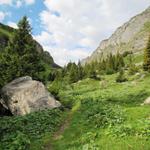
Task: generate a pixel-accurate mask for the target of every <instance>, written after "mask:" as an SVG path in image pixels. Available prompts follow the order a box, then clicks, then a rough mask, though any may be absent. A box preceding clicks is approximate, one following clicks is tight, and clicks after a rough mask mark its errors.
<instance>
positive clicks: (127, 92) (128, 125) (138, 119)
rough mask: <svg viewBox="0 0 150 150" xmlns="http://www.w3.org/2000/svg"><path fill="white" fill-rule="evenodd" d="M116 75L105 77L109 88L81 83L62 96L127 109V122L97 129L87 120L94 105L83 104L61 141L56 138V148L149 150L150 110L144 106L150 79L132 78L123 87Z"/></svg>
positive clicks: (149, 89) (87, 81) (75, 100)
mask: <svg viewBox="0 0 150 150" xmlns="http://www.w3.org/2000/svg"><path fill="white" fill-rule="evenodd" d="M115 76H116V75H111V76H105V87H102V85H101V83H100V81H94V80H84V81H81V82H79V83H77V84H74V86H73V89H72V90H70V88H68V89H65V90H64V91H62V92H61V97H62V98H63V97H64V99H66V98H67V99H70V100H71V101H74V102H75V105H76V103H77V104H79V103H80V102H82V101H83V100H87V101H90V100H92V101H95V100H96V101H99V103H98V104H97V105H99V107H101V105H100V103H102V102H105V104H106V105H107V104H108V105H109V104H111V105H112V106H113V105H119V107H120V108H121V110H124V114H125V116H126V119H125V121H124V122H123V123H121V124H119V125H117V124H116V125H115V126H114V127H109V126H106V127H104V128H102V127H98V128H95V127H94V125H96V124H93V123H91V124H90V123H89V124H86V122H87V118H85V116H86V115H87V113H88V111H86V110H88V109H89V111H90V110H91V111H92V109H94V106H93V105H90V106H89V107H86V109H85V110H84V109H82V107H84V105H82V104H81V105H80V107H79V108H78V110H77V111H75V113H74V114H73V117H72V121H71V123H70V126H69V127H68V129H66V130H65V132H64V133H63V135H61V136H60V139H59V138H58V139H57V140H56V139H53V142H52V143H53V148H54V149H56V150H61V149H64V150H66V149H70V150H77V149H92V150H93V149H102V150H120V149H122V150H127V149H134V150H149V147H150V141H149V140H148V137H149V135H150V132H149V129H150V122H149V121H148V119H147V118H149V117H150V109H149V106H141V105H140V104H141V103H142V102H143V101H144V100H145V98H147V97H148V96H149V95H150V78H149V76H147V77H145V78H144V79H142V78H140V77H135V76H133V77H129V78H130V80H129V81H128V82H125V83H122V84H120V83H115ZM133 79H134V80H133ZM66 95H67V96H66ZM78 106H79V105H78ZM116 111H119V110H116ZM94 121H95V120H94V119H93V122H94Z"/></svg>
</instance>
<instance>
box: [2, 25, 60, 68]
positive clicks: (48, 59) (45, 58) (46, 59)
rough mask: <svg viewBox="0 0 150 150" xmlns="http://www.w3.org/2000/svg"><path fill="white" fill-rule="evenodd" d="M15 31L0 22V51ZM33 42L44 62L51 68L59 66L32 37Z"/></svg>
mask: <svg viewBox="0 0 150 150" xmlns="http://www.w3.org/2000/svg"><path fill="white" fill-rule="evenodd" d="M15 31H16V29H14V28H11V27H9V26H7V25H4V24H2V23H0V45H1V46H0V51H1V50H2V49H4V48H5V47H6V46H7V44H8V41H9V39H11V38H12V35H13V33H14V32H15ZM33 42H35V43H36V50H37V52H38V53H39V54H40V55H41V56H42V59H43V61H44V62H45V63H46V64H48V65H49V66H50V67H52V68H60V66H59V65H57V64H56V63H55V62H54V60H53V57H52V56H51V55H50V53H49V52H47V51H44V50H43V47H42V46H41V45H40V44H39V43H38V42H37V41H36V40H34V39H33Z"/></svg>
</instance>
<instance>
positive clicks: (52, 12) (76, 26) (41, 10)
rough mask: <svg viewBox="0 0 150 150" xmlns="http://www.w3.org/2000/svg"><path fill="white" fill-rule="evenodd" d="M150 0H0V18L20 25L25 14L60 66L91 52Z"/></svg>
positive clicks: (7, 22) (0, 20)
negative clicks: (19, 22)
mask: <svg viewBox="0 0 150 150" xmlns="http://www.w3.org/2000/svg"><path fill="white" fill-rule="evenodd" d="M149 6H150V0H0V22H2V23H4V24H7V25H9V26H11V27H14V28H17V22H18V21H19V20H20V19H21V18H22V16H24V15H26V16H27V17H28V20H29V22H30V24H31V26H32V35H33V37H34V39H36V40H37V41H38V42H39V43H40V44H41V45H42V46H43V48H44V50H46V51H49V52H50V54H51V55H52V57H53V58H54V60H55V62H56V63H57V64H59V65H61V66H63V65H65V64H67V63H68V62H70V61H75V62H78V61H79V60H81V59H83V58H86V57H87V56H89V55H90V54H91V53H92V52H93V51H94V50H95V49H96V48H97V47H98V45H99V44H100V41H102V40H104V39H106V38H108V37H109V36H110V35H111V34H112V33H113V32H114V31H115V29H116V28H117V27H119V26H121V25H122V24H123V23H125V22H126V21H128V20H129V19H130V18H131V17H133V16H135V15H136V14H138V13H140V12H142V11H144V10H145V9H146V8H147V7H149Z"/></svg>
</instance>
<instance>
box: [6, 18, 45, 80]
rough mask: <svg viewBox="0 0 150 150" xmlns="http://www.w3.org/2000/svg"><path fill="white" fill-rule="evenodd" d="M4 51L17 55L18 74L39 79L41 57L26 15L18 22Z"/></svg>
mask: <svg viewBox="0 0 150 150" xmlns="http://www.w3.org/2000/svg"><path fill="white" fill-rule="evenodd" d="M6 51H8V52H9V53H14V54H15V55H18V62H19V65H18V68H17V72H16V74H18V75H19V76H25V75H29V76H31V77H33V78H35V79H39V80H40V72H41V71H44V69H45V68H44V66H43V63H42V61H41V57H40V55H39V54H38V52H37V50H36V43H35V42H34V41H33V38H32V36H31V27H30V24H29V22H28V19H27V17H26V16H24V17H23V18H22V19H21V20H20V21H19V23H18V30H17V31H16V32H15V33H14V36H13V38H12V40H11V41H10V42H9V45H8V47H7V48H6Z"/></svg>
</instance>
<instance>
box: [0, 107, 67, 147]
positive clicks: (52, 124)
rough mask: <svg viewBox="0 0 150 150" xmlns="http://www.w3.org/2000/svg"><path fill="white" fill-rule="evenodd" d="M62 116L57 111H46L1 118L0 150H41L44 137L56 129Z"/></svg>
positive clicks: (62, 114) (60, 112) (59, 111)
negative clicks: (38, 149)
mask: <svg viewBox="0 0 150 150" xmlns="http://www.w3.org/2000/svg"><path fill="white" fill-rule="evenodd" d="M63 116H64V113H63V112H62V111H61V110H59V109H53V110H48V109H47V110H43V111H39V112H34V113H31V114H28V115H25V116H16V117H1V118H0V139H1V140H0V150H16V149H17V150H19V149H20V150H28V149H33V150H34V149H35V150H37V147H39V148H40V149H41V147H40V146H41V143H42V141H43V140H44V139H45V136H46V135H47V134H49V136H50V135H51V134H52V133H53V132H54V131H56V130H57V129H58V127H59V126H60V124H61V122H62V120H63ZM32 147H33V148H32Z"/></svg>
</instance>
